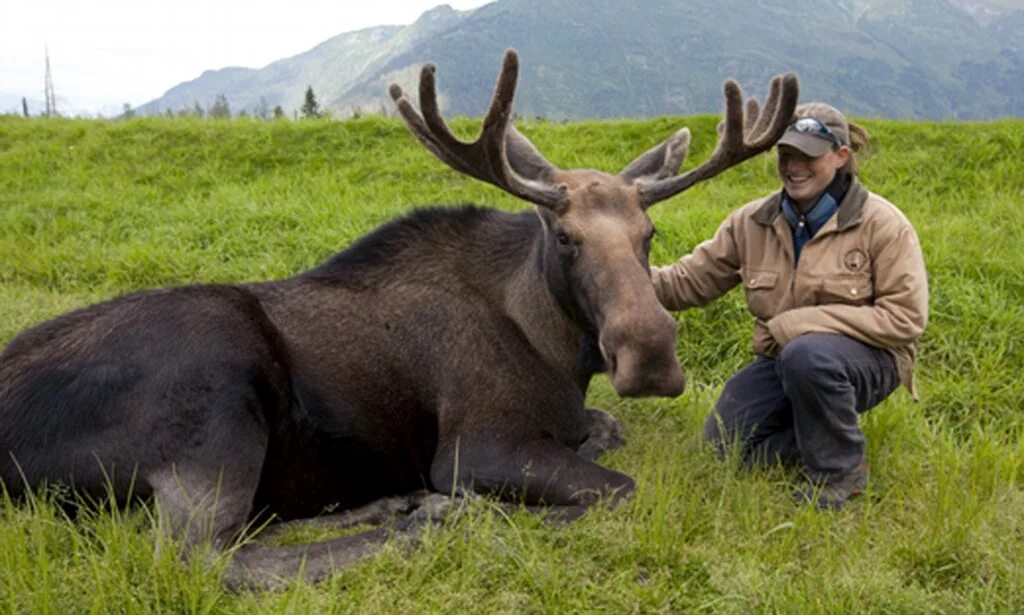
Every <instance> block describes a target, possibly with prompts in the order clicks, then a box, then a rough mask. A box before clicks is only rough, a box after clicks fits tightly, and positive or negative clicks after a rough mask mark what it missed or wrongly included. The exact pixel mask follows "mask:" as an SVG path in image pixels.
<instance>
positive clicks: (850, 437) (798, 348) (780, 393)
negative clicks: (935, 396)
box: [704, 334, 899, 480]
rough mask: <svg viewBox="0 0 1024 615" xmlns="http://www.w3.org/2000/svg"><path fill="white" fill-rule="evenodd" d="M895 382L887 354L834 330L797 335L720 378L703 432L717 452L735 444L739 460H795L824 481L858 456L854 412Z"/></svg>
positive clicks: (860, 436)
mask: <svg viewBox="0 0 1024 615" xmlns="http://www.w3.org/2000/svg"><path fill="white" fill-rule="evenodd" d="M898 385H899V376H898V374H897V373H896V365H895V363H894V361H893V358H892V355H891V354H889V352H887V351H885V350H882V349H880V348H875V347H873V346H868V345H866V344H861V343H860V342H857V341H855V340H853V339H850V338H848V337H845V336H842V335H831V334H809V335H803V336H800V337H798V338H797V339H795V340H793V341H792V342H790V343H789V344H788V345H787V346H786V347H785V348H784V349H783V351H782V352H781V353H780V354H779V356H778V357H777V358H775V359H772V358H769V357H766V356H762V355H758V357H757V359H755V360H754V362H753V363H751V364H749V365H747V366H746V367H744V368H743V369H741V370H740V371H738V372H736V374H734V375H733V376H732V378H730V379H729V381H728V382H726V383H725V388H724V389H723V390H722V395H721V397H719V399H718V403H717V404H716V406H715V410H714V412H712V413H711V416H709V417H708V420H707V423H705V425H704V435H705V437H707V438H708V439H709V440H710V441H712V442H714V443H715V444H716V445H718V446H719V447H722V448H723V450H724V448H725V447H728V446H730V445H732V444H733V443H736V445H738V446H739V447H740V451H741V453H742V455H743V458H744V460H745V461H746V462H747V463H750V464H759V463H769V464H771V463H776V462H782V463H785V464H801V465H802V466H803V467H804V469H805V470H806V471H807V472H808V474H809V475H810V476H811V477H812V478H814V479H816V480H828V479H829V478H831V477H836V476H840V475H842V474H844V473H846V472H848V471H849V470H851V469H853V467H854V466H856V465H857V463H858V462H859V461H860V459H861V458H862V457H863V456H864V452H865V445H864V432H862V431H861V429H860V426H859V425H858V424H857V417H858V415H859V414H861V413H863V412H867V411H868V410H870V409H871V408H874V407H875V406H877V405H878V404H879V403H881V402H882V400H884V399H885V398H886V397H888V396H889V394H890V393H892V392H893V390H895V389H896V387H897V386H898Z"/></svg>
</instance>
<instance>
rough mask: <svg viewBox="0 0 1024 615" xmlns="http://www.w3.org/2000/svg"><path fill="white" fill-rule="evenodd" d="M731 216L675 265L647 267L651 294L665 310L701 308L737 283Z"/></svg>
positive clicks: (738, 258) (738, 266)
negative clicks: (651, 283) (652, 288)
mask: <svg viewBox="0 0 1024 615" xmlns="http://www.w3.org/2000/svg"><path fill="white" fill-rule="evenodd" d="M734 216H735V214H733V215H730V216H729V217H728V218H726V220H725V222H723V223H722V225H721V226H719V227H718V230H717V231H716V232H715V236H714V237H712V238H711V239H709V240H707V241H705V242H703V243H701V244H700V245H698V246H697V247H696V248H694V249H693V252H692V253H690V254H688V255H686V256H684V257H683V258H681V259H680V260H679V261H677V262H676V263H675V264H673V265H670V266H668V267H652V268H651V281H652V282H653V283H654V291H655V293H656V294H657V295H658V300H659V301H661V304H662V305H663V306H665V308H666V309H669V310H682V309H685V308H690V307H697V306H702V305H704V304H706V303H708V302H710V301H711V300H713V299H717V298H718V297H721V296H722V295H724V294H725V293H726V292H728V291H729V290H730V289H731V288H733V287H734V286H736V285H737V284H739V282H740V273H739V270H740V265H739V262H740V257H739V250H738V249H737V244H736V238H735V236H734V231H733V228H734V222H733V220H734Z"/></svg>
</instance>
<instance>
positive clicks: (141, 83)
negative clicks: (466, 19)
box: [0, 0, 490, 115]
mask: <svg viewBox="0 0 1024 615" xmlns="http://www.w3.org/2000/svg"><path fill="white" fill-rule="evenodd" d="M489 1H490V0H448V1H447V2H445V1H444V0H280V1H279V2H259V3H256V2H251V1H250V2H240V1H238V0H213V1H211V0H170V1H167V0H165V1H163V2H152V1H150V0H130V1H129V0H101V1H100V2H87V1H84V0H49V1H46V0H11V1H10V2H5V3H4V8H3V10H2V11H0V100H4V99H5V98H6V100H7V101H8V102H7V103H5V107H9V106H11V103H10V102H9V101H10V100H11V98H10V97H16V98H15V99H14V100H20V98H21V97H22V96H24V97H26V98H28V99H29V100H38V101H42V100H43V99H44V96H43V84H44V76H45V49H46V48H47V47H49V53H50V70H51V73H52V75H53V84H54V90H55V92H56V94H57V107H58V109H59V110H61V111H62V112H69V111H84V112H88V113H90V114H97V113H102V114H104V115H112V114H115V113H118V112H120V111H121V109H122V107H123V105H124V103H129V104H131V105H132V106H138V105H141V104H142V103H145V102H148V101H150V100H152V99H154V98H157V97H159V96H161V95H162V94H163V93H164V92H166V91H167V90H168V89H170V88H171V87H173V86H175V85H177V84H178V83H181V82H182V81H189V80H191V79H195V78H196V77H198V76H199V75H200V73H202V72H203V71H204V70H207V69H217V68H223V67H225V66H246V67H250V68H261V67H263V66H266V65H267V64H269V63H271V62H273V61H274V60H279V59H281V58H286V57H289V56H293V55H296V54H298V53H301V52H303V51H306V50H308V49H311V48H312V47H315V46H316V45H318V44H319V43H322V42H323V41H325V40H327V39H328V38H330V37H332V36H334V35H336V34H341V33H342V32H350V31H352V30H358V29H360V28H365V27H368V26H376V25H381V24H408V23H412V22H413V21H415V20H416V18H417V17H419V16H420V15H421V14H422V13H423V12H424V11H427V10H429V9H431V8H433V7H435V6H438V5H440V4H448V5H449V6H451V7H452V8H455V9H458V10H466V9H471V8H475V7H478V6H481V5H483V4H487V2H489ZM4 95H6V96H4ZM18 104H20V103H18ZM9 110H11V109H8V108H0V112H4V111H9Z"/></svg>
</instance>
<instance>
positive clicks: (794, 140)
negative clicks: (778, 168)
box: [778, 102, 850, 158]
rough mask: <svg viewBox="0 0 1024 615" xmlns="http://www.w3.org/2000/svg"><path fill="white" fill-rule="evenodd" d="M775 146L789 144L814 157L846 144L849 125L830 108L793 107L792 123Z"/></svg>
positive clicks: (848, 138) (816, 106) (821, 104)
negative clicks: (794, 109) (794, 108)
mask: <svg viewBox="0 0 1024 615" xmlns="http://www.w3.org/2000/svg"><path fill="white" fill-rule="evenodd" d="M778 144H779V145H790V146H792V147H795V148H796V149H798V150H800V151H801V152H803V153H805V154H807V155H808V156H811V157H813V158H817V157H819V156H822V155H824V154H825V152H827V151H829V150H830V149H832V148H833V147H838V146H840V145H849V144H850V125H849V123H848V122H847V121H846V117H844V116H843V114H842V113H840V112H839V110H838V109H836V108H835V107H833V106H832V105H828V104H825V103H817V102H815V103H805V104H803V105H800V106H799V107H797V108H796V111H795V112H794V114H793V121H792V122H790V124H789V127H788V128H787V129H786V132H785V133H783V135H782V138H781V139H779V142H778Z"/></svg>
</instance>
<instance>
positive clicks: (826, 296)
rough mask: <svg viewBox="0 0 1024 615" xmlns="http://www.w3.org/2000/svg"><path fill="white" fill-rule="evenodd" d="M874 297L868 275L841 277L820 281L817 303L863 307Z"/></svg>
mask: <svg viewBox="0 0 1024 615" xmlns="http://www.w3.org/2000/svg"><path fill="white" fill-rule="evenodd" d="M874 295H875V293H874V288H873V286H872V283H871V276H870V275H868V274H863V275H842V276H836V277H834V278H826V279H825V280H823V281H822V284H821V296H820V301H819V302H818V303H821V304H827V303H846V304H849V305H864V304H865V303H870V302H871V301H872V300H873V299H874Z"/></svg>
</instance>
